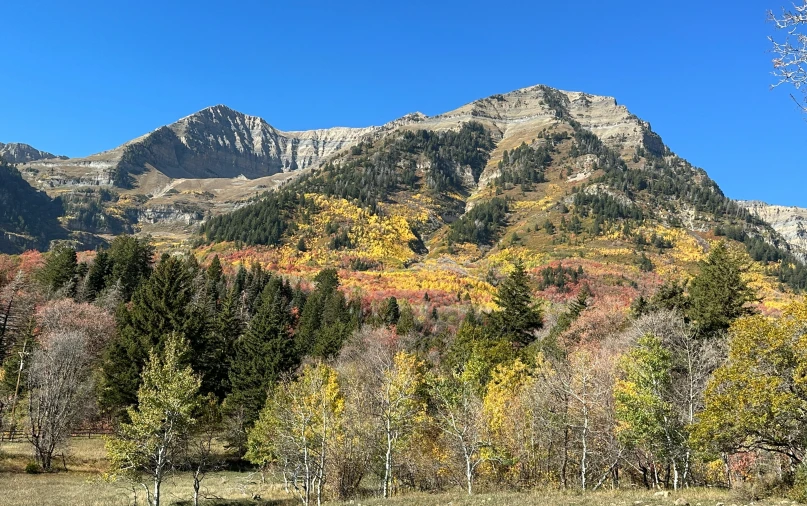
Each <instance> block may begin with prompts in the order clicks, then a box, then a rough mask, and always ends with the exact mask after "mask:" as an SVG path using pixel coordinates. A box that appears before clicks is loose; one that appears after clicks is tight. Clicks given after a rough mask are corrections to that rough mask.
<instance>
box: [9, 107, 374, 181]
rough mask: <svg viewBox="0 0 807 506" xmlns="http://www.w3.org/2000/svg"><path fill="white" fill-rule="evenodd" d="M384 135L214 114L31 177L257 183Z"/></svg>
mask: <svg viewBox="0 0 807 506" xmlns="http://www.w3.org/2000/svg"><path fill="white" fill-rule="evenodd" d="M375 130H377V128H372V127H371V128H331V129H323V130H311V131H304V132H282V131H280V130H277V129H275V128H274V127H272V126H271V125H269V124H268V123H267V122H266V121H264V120H263V119H261V118H258V117H256V116H248V115H246V114H243V113H240V112H237V111H234V110H232V109H230V108H228V107H226V106H223V105H217V106H214V107H208V108H206V109H203V110H201V111H199V112H197V113H195V114H192V115H190V116H187V117H185V118H182V119H180V120H179V121H177V122H176V123H173V124H171V125H167V126H164V127H160V128H158V129H157V130H155V131H153V132H150V133H148V134H145V135H143V136H141V137H139V138H137V139H134V140H132V141H129V142H127V143H126V144H124V145H122V146H119V147H117V148H114V149H112V150H110V151H105V152H103V153H98V154H95V155H91V156H89V157H86V158H76V159H67V160H37V161H32V162H31V163H29V164H27V165H26V166H25V167H24V169H26V170H28V171H29V172H35V173H36V174H37V176H36V181H37V183H38V184H39V185H40V186H43V187H51V188H54V187H61V186H75V185H115V186H118V187H123V188H125V187H131V186H137V185H138V181H137V179H138V176H140V175H142V174H144V173H147V172H157V173H159V174H162V175H163V176H166V177H167V178H169V179H205V178H235V177H239V176H244V177H246V178H248V179H255V178H260V177H265V176H271V175H273V174H277V173H280V172H289V171H295V170H298V169H304V168H306V167H310V166H313V165H316V164H318V163H319V161H320V160H321V159H322V158H324V157H327V156H329V155H331V154H333V153H334V152H336V151H338V150H340V149H342V148H344V147H346V146H349V145H353V144H355V143H357V142H358V141H359V140H360V138H361V137H362V136H364V135H366V134H368V133H371V132H373V131H375Z"/></svg>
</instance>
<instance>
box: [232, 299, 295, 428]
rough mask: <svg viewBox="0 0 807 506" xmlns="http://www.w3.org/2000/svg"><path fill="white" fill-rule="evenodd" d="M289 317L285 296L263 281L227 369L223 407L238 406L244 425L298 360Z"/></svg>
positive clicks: (256, 413)
mask: <svg viewBox="0 0 807 506" xmlns="http://www.w3.org/2000/svg"><path fill="white" fill-rule="evenodd" d="M290 319H291V315H290V314H289V312H288V310H287V300H286V299H285V298H284V297H283V294H282V293H281V291H280V290H279V289H278V287H277V285H276V284H267V286H266V289H265V290H264V293H263V294H262V296H261V303H260V304H259V306H258V310H257V312H256V314H255V316H254V317H253V318H252V321H250V324H249V327H248V328H247V331H246V333H245V334H244V335H243V336H241V338H240V339H239V340H238V341H237V342H236V344H235V355H234V359H233V363H232V367H231V368H230V372H229V380H230V387H231V392H230V395H229V396H228V398H227V409H228V411H229V412H231V413H233V412H236V411H238V410H239V409H242V410H243V413H244V422H245V423H246V425H251V424H252V422H254V421H255V419H256V418H257V417H258V413H259V412H260V410H261V408H263V405H264V402H265V401H266V396H267V394H268V392H269V389H270V388H271V387H272V386H273V385H274V383H275V382H276V381H277V380H278V379H279V378H280V376H281V375H282V374H283V373H286V372H289V371H291V370H293V369H294V368H295V367H297V364H299V356H298V354H297V353H296V350H295V346H294V342H293V337H292V334H291V329H290Z"/></svg>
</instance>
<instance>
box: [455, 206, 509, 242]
mask: <svg viewBox="0 0 807 506" xmlns="http://www.w3.org/2000/svg"><path fill="white" fill-rule="evenodd" d="M507 212H508V206H507V200H505V199H503V198H499V197H494V198H492V199H490V200H488V201H486V202H480V203H478V204H476V205H475V206H474V207H473V208H471V210H470V211H468V212H467V213H465V214H463V215H462V217H461V218H460V219H458V220H457V221H455V222H454V223H452V224H451V228H450V232H449V234H448V239H449V240H450V241H453V242H470V243H474V244H491V243H492V242H493V241H494V240H495V239H496V237H497V235H498V233H499V230H500V229H502V228H503V227H504V226H505V225H506V222H507Z"/></svg>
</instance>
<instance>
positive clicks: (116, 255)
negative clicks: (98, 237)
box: [107, 235, 154, 300]
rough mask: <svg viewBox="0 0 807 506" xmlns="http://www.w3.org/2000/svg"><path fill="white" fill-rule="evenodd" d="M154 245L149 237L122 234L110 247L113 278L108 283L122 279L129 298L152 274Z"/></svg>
mask: <svg viewBox="0 0 807 506" xmlns="http://www.w3.org/2000/svg"><path fill="white" fill-rule="evenodd" d="M153 257H154V247H153V246H152V245H151V244H150V240H149V238H148V237H145V238H142V239H138V238H136V237H132V236H128V235H121V236H118V237H116V238H115V240H113V241H112V244H111V245H110V247H109V260H110V263H111V264H112V269H111V279H110V280H109V281H108V283H107V284H108V285H113V284H115V282H117V281H118V280H120V282H121V286H122V288H123V298H124V299H125V300H129V298H130V297H131V296H132V294H133V293H134V291H135V289H136V288H137V286H138V285H139V284H140V282H141V281H142V280H143V279H145V278H147V277H148V276H149V275H150V274H151V264H152V258H153Z"/></svg>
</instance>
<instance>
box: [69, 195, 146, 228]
mask: <svg viewBox="0 0 807 506" xmlns="http://www.w3.org/2000/svg"><path fill="white" fill-rule="evenodd" d="M117 198H118V195H117V194H115V193H113V192H112V191H110V190H107V189H106V188H101V189H96V188H81V189H79V190H74V191H71V192H70V193H67V194H64V195H61V196H60V197H59V198H58V201H59V202H60V203H61V204H62V207H63V214H64V216H65V226H66V227H67V228H68V229H70V230H80V231H83V232H90V233H93V234H123V233H131V232H132V231H133V227H132V225H131V223H129V221H128V220H125V219H121V218H119V217H118V216H115V215H114V214H110V213H109V212H108V211H107V209H106V208H105V207H104V204H105V203H107V202H113V201H116V200H117Z"/></svg>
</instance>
